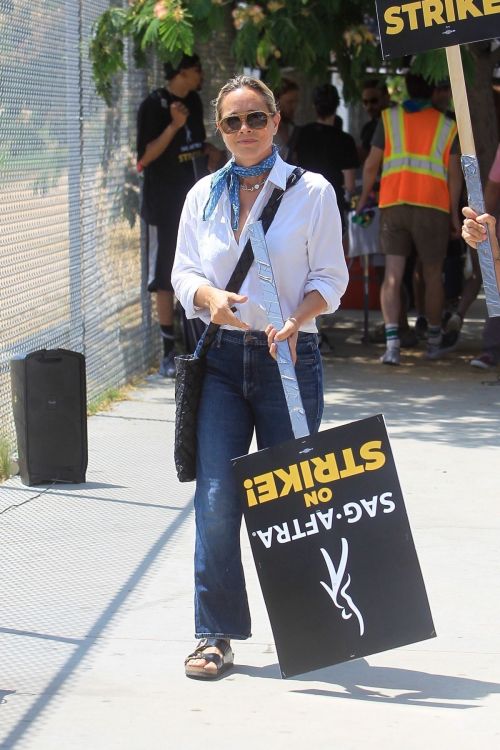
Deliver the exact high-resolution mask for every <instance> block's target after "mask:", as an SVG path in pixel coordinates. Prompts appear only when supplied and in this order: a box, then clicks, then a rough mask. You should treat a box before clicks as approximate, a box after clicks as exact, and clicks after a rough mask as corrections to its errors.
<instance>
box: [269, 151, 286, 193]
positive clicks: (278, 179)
mask: <svg viewBox="0 0 500 750" xmlns="http://www.w3.org/2000/svg"><path fill="white" fill-rule="evenodd" d="M286 167H287V165H286V163H285V162H284V161H283V159H282V158H281V156H280V155H279V154H278V155H277V157H276V161H275V162H274V165H273V168H272V169H271V171H270V172H269V177H268V178H267V179H268V181H269V182H272V183H273V185H276V187H278V188H281V190H284V189H285V187H286V180H287V177H288V173H287V168H286Z"/></svg>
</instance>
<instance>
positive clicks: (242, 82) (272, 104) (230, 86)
mask: <svg viewBox="0 0 500 750" xmlns="http://www.w3.org/2000/svg"><path fill="white" fill-rule="evenodd" d="M244 88H248V89H252V90H253V91H255V92H256V93H257V94H260V96H262V98H263V99H264V101H265V102H266V104H267V106H268V108H269V113H270V114H271V115H275V114H276V112H277V111H278V110H277V107H276V100H275V98H274V94H273V92H272V91H271V89H270V88H269V87H268V86H266V84H265V83H263V82H262V81H261V80H259V79H258V78H252V76H243V75H240V76H234V78H230V79H229V81H228V82H227V83H225V84H224V86H223V87H222V88H221V90H220V91H219V93H218V95H217V98H216V99H214V100H213V102H212V105H213V107H214V115H215V122H219V121H220V111H221V107H222V102H223V101H224V98H225V97H226V96H227V95H228V94H230V93H231V92H232V91H237V90H238V89H244Z"/></svg>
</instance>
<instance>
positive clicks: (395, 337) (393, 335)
mask: <svg viewBox="0 0 500 750" xmlns="http://www.w3.org/2000/svg"><path fill="white" fill-rule="evenodd" d="M385 343H386V346H387V348H388V349H399V347H400V343H401V342H400V341H399V332H398V325H397V323H386V325H385Z"/></svg>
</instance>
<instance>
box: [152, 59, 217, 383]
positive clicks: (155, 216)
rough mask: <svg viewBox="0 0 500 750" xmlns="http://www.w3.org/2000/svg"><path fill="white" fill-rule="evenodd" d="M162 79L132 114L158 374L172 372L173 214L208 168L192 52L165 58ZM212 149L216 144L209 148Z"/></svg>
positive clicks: (198, 68) (176, 217) (197, 72)
mask: <svg viewBox="0 0 500 750" xmlns="http://www.w3.org/2000/svg"><path fill="white" fill-rule="evenodd" d="M165 77H166V82H165V86H164V87H163V88H159V89H156V90H155V91H153V92H151V93H150V94H149V96H147V97H146V99H145V100H144V101H143V102H142V104H141V105H140V107H139V111H138V115H137V156H138V163H137V168H138V170H139V171H141V172H142V171H143V173H144V184H143V190H142V205H141V217H142V218H143V220H144V221H145V223H146V227H147V252H148V291H149V292H154V293H156V303H157V313H158V321H159V324H160V329H161V335H162V339H163V358H162V360H161V363H160V375H162V376H163V377H174V376H175V363H174V343H175V340H174V325H173V323H174V293H173V289H172V283H171V281H170V275H171V273H172V265H173V261H174V254H175V246H176V242H177V229H178V226H179V218H180V215H181V211H182V206H183V204H184V199H185V197H186V194H187V192H188V191H189V189H190V188H191V187H192V186H193V185H194V183H195V182H196V181H197V180H198V179H199V178H200V177H202V176H204V175H206V174H207V173H208V168H207V156H206V154H207V146H206V144H205V138H206V134H205V127H204V124H203V106H202V103H201V99H200V97H199V95H198V93H197V91H198V90H199V89H200V88H201V84H202V70H201V65H200V59H199V57H198V56H197V55H191V56H190V55H184V56H183V57H182V59H181V61H180V63H179V65H178V66H177V67H176V68H173V67H172V65H170V64H169V63H166V64H165ZM214 151H216V149H214Z"/></svg>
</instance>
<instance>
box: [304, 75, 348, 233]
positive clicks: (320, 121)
mask: <svg viewBox="0 0 500 750" xmlns="http://www.w3.org/2000/svg"><path fill="white" fill-rule="evenodd" d="M339 102H340V97H339V94H338V91H337V89H336V88H335V86H332V85H331V84H329V83H328V84H325V85H323V86H317V87H316V88H315V89H314V92H313V103H314V107H315V109H316V115H317V120H316V122H311V123H309V124H308V125H304V126H302V127H301V128H300V130H299V133H298V136H297V142H296V145H295V154H296V160H297V164H298V165H299V166H300V167H304V169H309V170H310V171H311V172H319V174H322V175H323V177H325V178H326V179H327V180H328V181H329V182H330V183H331V184H332V185H333V187H334V189H335V193H336V195H337V203H338V206H339V211H340V216H341V219H342V229H343V230H344V231H345V229H346V219H345V213H346V209H347V203H346V196H345V191H346V190H347V192H348V193H352V192H353V190H354V185H355V170H356V169H357V167H359V159H358V152H357V149H356V143H355V141H354V138H353V137H352V136H350V135H349V134H348V133H345V132H344V131H343V130H341V129H340V128H339V127H337V126H336V124H335V119H336V111H337V107H338V105H339Z"/></svg>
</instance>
